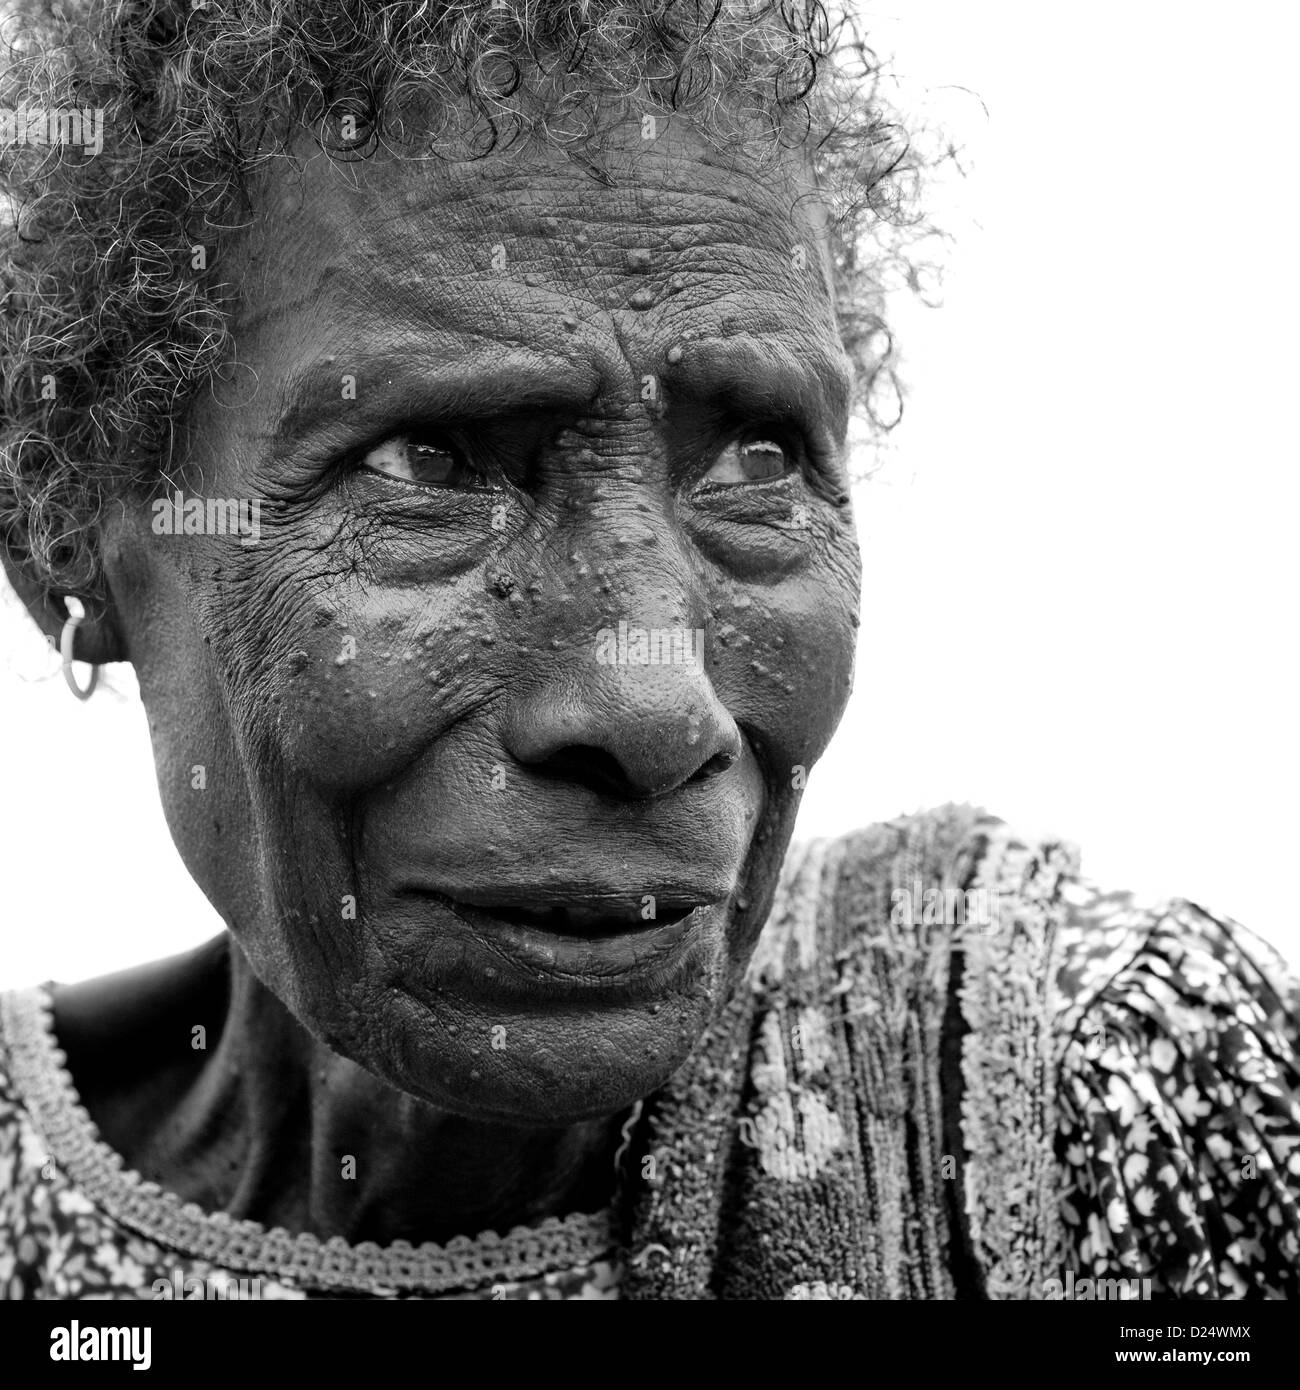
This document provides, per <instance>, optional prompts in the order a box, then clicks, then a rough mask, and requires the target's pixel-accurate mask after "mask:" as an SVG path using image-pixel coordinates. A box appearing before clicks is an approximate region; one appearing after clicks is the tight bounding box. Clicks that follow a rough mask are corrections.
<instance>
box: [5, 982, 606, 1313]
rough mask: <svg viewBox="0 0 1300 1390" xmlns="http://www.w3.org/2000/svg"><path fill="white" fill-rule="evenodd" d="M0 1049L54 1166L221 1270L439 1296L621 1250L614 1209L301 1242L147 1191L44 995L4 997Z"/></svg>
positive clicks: (130, 1221) (141, 1230)
mask: <svg viewBox="0 0 1300 1390" xmlns="http://www.w3.org/2000/svg"><path fill="white" fill-rule="evenodd" d="M0 1042H2V1043H3V1044H4V1050H5V1051H7V1054H8V1071H9V1076H10V1080H11V1081H12V1083H13V1085H14V1088H15V1089H16V1091H17V1092H18V1094H19V1096H20V1097H21V1099H22V1100H23V1101H24V1102H25V1103H26V1105H27V1108H28V1112H29V1115H30V1118H31V1120H32V1122H33V1123H34V1124H35V1126H36V1128H37V1129H38V1131H39V1132H40V1134H41V1137H42V1138H43V1139H44V1140H45V1143H46V1145H47V1147H48V1151H49V1154H50V1157H51V1158H53V1159H54V1161H55V1163H56V1164H57V1165H58V1166H59V1167H60V1168H61V1169H62V1171H63V1173H64V1174H65V1175H66V1176H67V1177H68V1179H69V1180H70V1181H71V1182H72V1183H73V1184H74V1185H75V1186H76V1187H77V1188H78V1189H79V1190H80V1191H81V1192H82V1194H83V1195H84V1196H85V1197H87V1198H88V1199H89V1200H90V1201H91V1202H92V1203H94V1205H95V1206H97V1207H98V1208H99V1209H100V1210H101V1211H103V1212H104V1213H105V1214H106V1215H108V1216H109V1217H111V1218H112V1219H113V1220H114V1221H116V1222H117V1223H118V1224H119V1225H121V1226H124V1227H127V1228H128V1229H130V1230H132V1231H134V1232H137V1233H138V1234H140V1235H142V1236H145V1237H146V1238H148V1239H150V1240H153V1241H155V1242H157V1243H158V1244H159V1245H162V1246H164V1247H166V1248H168V1249H171V1250H176V1251H180V1252H182V1253H184V1254H187V1255H190V1256H193V1257H195V1258H197V1259H202V1260H207V1261H210V1262H212V1263H213V1264H215V1265H218V1266H220V1267H222V1268H227V1269H232V1270H239V1271H248V1272H249V1273H253V1274H265V1275H268V1276H271V1277H273V1278H276V1279H279V1280H283V1281H285V1282H287V1283H292V1284H294V1285H297V1286H300V1287H309V1288H317V1289H330V1290H334V1291H342V1292H354V1293H367V1294H372V1295H379V1296H383V1295H389V1296H394V1295H396V1294H398V1293H401V1292H419V1293H426V1294H429V1293H432V1294H441V1293H452V1292H460V1291H464V1290H468V1289H472V1288H476V1287H481V1286H483V1285H484V1284H487V1283H498V1282H501V1283H504V1282H516V1281H519V1280H524V1279H534V1278H539V1277H541V1276H542V1275H545V1274H550V1273H556V1272H561V1271H564V1270H570V1269H576V1268H578V1267H579V1266H582V1265H584V1264H589V1263H592V1262H594V1261H595V1260H598V1259H600V1258H602V1257H607V1256H608V1255H609V1253H610V1252H611V1250H613V1249H614V1247H615V1246H616V1244H617V1241H616V1240H615V1238H614V1235H613V1222H612V1219H611V1216H610V1213H609V1212H608V1211H604V1212H598V1213H594V1214H585V1213H574V1214H572V1215H569V1216H565V1217H550V1218H548V1219H547V1220H546V1221H544V1222H542V1223H541V1224H540V1225H538V1226H517V1227H515V1229H514V1230H512V1231H510V1232H509V1233H507V1234H506V1235H498V1234H497V1233H496V1232H495V1231H484V1232H482V1233H481V1234H479V1235H477V1236H456V1237H454V1238H453V1239H452V1240H450V1241H448V1242H447V1244H446V1245H434V1244H432V1243H425V1244H422V1245H418V1246H413V1245H411V1244H410V1243H409V1242H407V1241H404V1240H398V1241H394V1242H393V1243H392V1244H391V1245H383V1246H381V1245H378V1244H376V1243H375V1242H373V1241H365V1242H362V1243H360V1244H357V1245H353V1244H352V1243H351V1242H349V1241H347V1240H345V1239H344V1238H343V1237H341V1236H335V1237H333V1238H332V1239H330V1240H326V1241H322V1240H321V1239H320V1238H319V1237H318V1236H315V1235H312V1234H311V1233H310V1232H303V1233H301V1234H297V1235H295V1234H294V1233H293V1232H291V1231H288V1230H285V1229H284V1228H283V1227H279V1226H271V1227H266V1226H263V1225H262V1224H261V1223H260V1222H257V1221H248V1220H244V1219H239V1218H236V1217H233V1216H231V1215H229V1214H228V1213H226V1212H208V1211H204V1210H203V1208H201V1207H199V1206H197V1205H196V1204H195V1203H193V1202H182V1201H181V1199H180V1197H179V1196H178V1195H177V1194H176V1193H174V1192H168V1191H165V1190H164V1189H163V1188H161V1187H159V1185H158V1184H157V1183H154V1182H147V1181H146V1180H145V1179H144V1177H143V1176H142V1175H141V1174H140V1173H138V1172H136V1171H135V1170H134V1169H131V1168H128V1167H127V1166H126V1163H125V1161H124V1159H123V1158H122V1156H121V1154H119V1153H117V1152H116V1150H114V1149H112V1148H110V1147H109V1146H108V1144H106V1143H105V1142H104V1141H103V1140H102V1139H101V1138H100V1137H99V1132H98V1130H97V1129H96V1128H95V1124H94V1121H93V1120H92V1119H91V1118H90V1115H89V1113H88V1112H87V1110H86V1108H85V1107H84V1106H83V1105H82V1103H81V1099H80V1097H79V1096H78V1094H77V1090H76V1087H75V1085H74V1083H73V1080H72V1077H71V1075H70V1074H69V1072H68V1070H67V1056H66V1054H65V1053H64V1052H63V1050H62V1049H61V1048H60V1047H59V1045H58V1040H57V1039H56V1037H55V1034H54V1017H53V1009H52V1005H51V1000H50V995H49V993H48V991H47V990H45V989H44V988H41V987H37V988H34V989H24V990H16V991H12V992H10V993H4V994H0ZM0 1055H3V1054H2V1053H0Z"/></svg>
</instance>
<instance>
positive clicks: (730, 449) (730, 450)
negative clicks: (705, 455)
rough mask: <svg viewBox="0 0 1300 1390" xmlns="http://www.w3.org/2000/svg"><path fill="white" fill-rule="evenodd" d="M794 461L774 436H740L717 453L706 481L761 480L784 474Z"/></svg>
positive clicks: (705, 477) (749, 481)
mask: <svg viewBox="0 0 1300 1390" xmlns="http://www.w3.org/2000/svg"><path fill="white" fill-rule="evenodd" d="M792 462H793V460H792V458H791V456H790V451H789V450H788V449H787V448H786V447H785V446H784V445H783V444H779V443H777V441H776V440H775V439H770V438H756V439H737V440H733V441H732V442H731V443H730V444H728V445H727V447H726V448H725V449H724V450H723V451H722V453H721V454H719V455H718V457H717V460H716V461H715V462H714V464H713V467H712V468H710V469H709V471H708V472H707V473H706V474H705V475H704V481H705V482H709V483H721V484H724V485H726V484H734V483H761V482H764V481H766V480H767V479H769V478H780V477H783V476H784V475H785V473H787V472H788V471H789V468H790V465H791V463H792Z"/></svg>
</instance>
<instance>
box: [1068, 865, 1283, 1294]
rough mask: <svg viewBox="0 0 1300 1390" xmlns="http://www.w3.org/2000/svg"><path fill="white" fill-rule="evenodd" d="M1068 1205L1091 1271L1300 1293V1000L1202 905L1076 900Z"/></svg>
mask: <svg viewBox="0 0 1300 1390" xmlns="http://www.w3.org/2000/svg"><path fill="white" fill-rule="evenodd" d="M1070 899H1071V915H1070V917H1069V919H1068V922H1067V926H1066V930H1065V933H1064V940H1063V961H1062V968H1061V971H1060V974H1059V977H1058V978H1059V981H1060V987H1061V988H1060V992H1061V1004H1062V1007H1061V1013H1060V1022H1059V1029H1058V1035H1059V1067H1058V1083H1057V1084H1058V1101H1059V1116H1060V1133H1059V1143H1060V1151H1061V1160H1062V1166H1063V1171H1064V1174H1065V1179H1066V1193H1065V1201H1064V1204H1063V1211H1064V1214H1065V1219H1066V1222H1067V1224H1068V1226H1069V1228H1070V1233H1071V1235H1072V1237H1073V1243H1074V1248H1075V1250H1076V1252H1077V1255H1078V1258H1079V1263H1080V1267H1081V1269H1082V1270H1083V1271H1085V1272H1087V1273H1089V1274H1091V1275H1093V1276H1095V1277H1099V1278H1104V1277H1113V1276H1116V1275H1119V1276H1121V1277H1122V1276H1130V1277H1134V1276H1144V1277H1148V1278H1150V1279H1151V1280H1152V1282H1153V1285H1154V1286H1156V1292H1157V1295H1158V1296H1159V1295H1160V1294H1163V1295H1166V1296H1182V1297H1193V1298H1196V1297H1202V1298H1203V1297H1246V1296H1256V1297H1258V1296H1261V1295H1262V1296H1267V1297H1296V1296H1297V1295H1300V1279H1298V1277H1297V1270H1298V1268H1300V1056H1298V1051H1297V1045H1298V1042H1300V991H1298V990H1297V985H1296V981H1295V978H1294V976H1293V974H1292V972H1291V971H1290V970H1289V969H1288V967H1287V966H1286V965H1285V963H1284V962H1283V961H1282V959H1281V958H1280V957H1279V955H1278V953H1277V952H1276V951H1275V950H1274V949H1273V948H1272V947H1270V946H1269V945H1267V944H1266V943H1265V942H1263V941H1261V940H1260V939H1259V938H1258V937H1256V936H1255V935H1253V934H1252V933H1251V932H1249V931H1247V930H1246V929H1245V928H1244V927H1242V926H1241V925H1240V924H1238V923H1236V922H1233V921H1232V920H1230V919H1227V918H1222V917H1217V916H1215V915H1213V914H1211V913H1209V912H1207V911H1206V910H1205V909H1203V908H1201V907H1199V906H1197V905H1195V904H1193V903H1190V902H1187V901H1185V900H1177V899H1175V900H1172V901H1168V902H1164V903H1156V904H1148V905H1143V904H1140V903H1138V902H1136V901H1135V900H1134V899H1132V898H1131V897H1129V896H1127V895H1123V894H1114V893H1109V894H1107V893H1102V892H1100V891H1098V890H1097V889H1095V888H1093V887H1092V886H1091V885H1088V884H1079V885H1076V886H1075V887H1074V888H1073V890H1072V891H1071V894H1070Z"/></svg>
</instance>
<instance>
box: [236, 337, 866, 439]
mask: <svg viewBox="0 0 1300 1390" xmlns="http://www.w3.org/2000/svg"><path fill="white" fill-rule="evenodd" d="M667 345H669V346H671V345H672V338H671V335H669V337H668V340H667ZM681 346H682V347H683V349H684V351H683V357H682V360H681V362H680V363H678V364H669V363H667V362H666V361H665V360H664V359H663V358H662V357H661V358H660V359H659V372H658V375H659V377H660V380H661V381H662V383H663V385H664V387H665V389H666V390H667V391H668V392H669V393H670V395H671V396H672V397H677V398H680V399H685V400H690V401H693V402H695V403H698V404H703V405H707V406H711V407H713V408H725V409H726V410H728V411H729V412H730V413H732V414H735V415H743V414H752V415H754V416H755V417H764V416H772V415H774V414H775V415H777V416H781V417H789V418H798V419H802V420H815V421H818V422H820V423H821V424H822V425H823V426H839V425H841V424H842V423H843V422H844V421H845V420H846V418H847V413H848V407H849V401H850V396H851V391H852V384H853V372H852V365H851V363H850V360H849V358H848V356H847V354H846V353H844V352H843V350H842V349H840V351H839V352H838V353H836V352H834V351H831V350H828V348H827V347H826V345H825V344H823V343H810V344H808V345H807V346H806V347H801V349H800V351H798V352H795V351H793V350H792V349H791V347H790V346H789V345H788V344H787V343H785V342H783V341H779V340H777V339H775V338H774V337H772V336H770V335H765V334H761V333H753V334H751V333H738V334H732V335H729V336H726V337H709V338H694V339H690V340H687V341H685V342H683V343H682V344H681ZM324 351H325V352H326V353H327V354H328V353H329V352H330V349H328V348H326V349H324ZM453 351H454V357H450V352H453ZM332 356H333V361H332V362H331V361H329V360H328V357H326V356H322V357H317V358H316V359H314V360H313V361H312V362H310V363H306V364H304V365H303V366H302V367H300V368H298V369H296V370H294V371H292V372H291V373H290V375H289V376H288V378H287V379H286V381H285V383H284V385H283V387H282V389H281V392H280V399H281V401H282V402H283V403H284V404H283V408H282V410H281V411H280V413H279V415H278V417H277V419H276V420H275V423H274V424H273V425H272V427H271V429H270V430H269V432H267V433H266V434H265V435H264V436H263V437H264V438H265V440H266V442H267V445H268V450H269V453H270V456H271V457H272V458H274V457H276V456H277V455H279V454H280V453H281V452H283V451H285V450H287V449H288V448H290V447H291V446H292V445H295V444H301V443H302V442H303V441H304V440H306V439H310V438H311V437H312V436H314V435H318V434H319V435H323V436H325V437H330V436H332V435H333V434H335V433H336V432H337V431H338V429H339V427H340V426H341V425H343V424H347V425H349V426H357V427H360V429H361V430H362V431H363V432H364V431H365V430H366V429H367V427H369V426H370V425H371V423H372V422H373V425H374V427H375V429H376V430H377V429H378V428H380V422H381V421H388V422H391V424H392V428H393V430H394V431H397V430H399V429H400V428H401V427H402V426H403V425H407V424H411V423H414V422H415V421H417V420H428V421H431V422H432V421H438V420H442V421H446V422H448V423H472V422H474V421H479V420H489V419H500V418H502V417H503V416H509V415H523V414H526V413H529V412H538V411H550V412H554V413H556V414H565V413H567V414H571V415H574V416H580V415H582V414H584V413H586V412H588V411H589V410H590V409H591V407H592V406H593V404H594V403H595V402H596V400H597V399H598V398H599V396H600V394H601V391H602V389H603V388H604V387H605V385H606V382H607V381H608V378H609V376H611V375H613V372H612V371H610V370H609V368H608V367H607V366H602V363H601V362H600V361H599V359H595V360H593V359H592V357H590V356H589V355H588V356H579V355H574V356H568V355H565V354H561V353H544V352H539V351H538V350H537V349H535V348H531V347H530V348H521V347H517V346H516V347H513V348H510V349H508V350H507V351H506V352H505V354H504V358H503V352H502V345H501V343H500V342H499V341H494V342H493V343H491V344H490V345H485V346H483V347H480V348H474V347H473V346H469V347H462V346H461V345H460V344H457V345H455V347H454V348H452V349H450V350H449V347H448V345H447V344H446V343H445V342H442V341H437V342H434V343H432V344H426V345H422V344H421V343H420V342H419V341H418V340H413V341H412V342H411V344H410V346H409V347H406V348H396V347H393V346H385V347H384V348H383V349H382V350H381V351H355V350H354V351H351V352H348V351H344V350H341V349H337V348H336V349H333V351H332ZM449 358H450V360H449ZM620 367H621V368H622V370H623V371H627V370H629V368H628V367H627V364H626V359H623V358H621V356H620ZM345 376H351V377H353V378H354V382H355V386H356V392H357V395H356V399H346V398H345V397H344V396H343V392H342V386H343V378H344V377H345Z"/></svg>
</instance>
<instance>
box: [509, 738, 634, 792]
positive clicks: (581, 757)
mask: <svg viewBox="0 0 1300 1390" xmlns="http://www.w3.org/2000/svg"><path fill="white" fill-rule="evenodd" d="M533 766H534V770H535V771H537V772H540V773H542V774H544V775H545V776H547V777H553V778H555V779H556V780H557V781H562V782H576V783H578V784H579V785H580V786H586V787H590V788H591V789H592V790H593V791H598V792H603V793H604V794H605V795H607V796H617V797H628V796H631V795H633V794H634V793H633V788H632V784H631V781H630V780H629V778H628V776H627V773H626V772H625V771H624V770H623V765H622V763H620V762H619V760H618V759H617V758H616V757H614V755H613V754H612V753H607V752H606V751H605V750H604V749H603V748H597V747H595V746H594V745H593V744H587V743H571V744H568V745H567V746H566V747H564V748H558V749H556V751H555V752H554V753H552V754H551V755H550V757H548V758H546V759H544V760H543V761H542V762H540V763H535V764H534V765H533Z"/></svg>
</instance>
